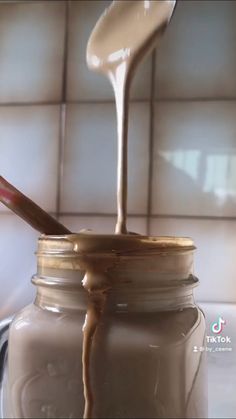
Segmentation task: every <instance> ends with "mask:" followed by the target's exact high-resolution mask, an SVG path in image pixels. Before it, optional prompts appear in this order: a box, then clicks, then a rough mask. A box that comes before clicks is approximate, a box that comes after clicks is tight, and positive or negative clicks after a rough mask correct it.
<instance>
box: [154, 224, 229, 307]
mask: <svg viewBox="0 0 236 419" xmlns="http://www.w3.org/2000/svg"><path fill="white" fill-rule="evenodd" d="M151 234H153V235H166V236H172V235H173V236H189V237H192V238H193V239H194V242H195V245H196V247H197V250H196V252H195V274H196V276H197V277H198V278H199V279H200V286H199V287H198V289H197V290H196V296H197V299H198V301H219V302H231V303H232V302H235V301H236V288H235V276H236V273H235V259H236V240H235V237H236V221H219V220H216V221H214V220H194V219H176V218H161V219H153V220H152V221H151Z"/></svg>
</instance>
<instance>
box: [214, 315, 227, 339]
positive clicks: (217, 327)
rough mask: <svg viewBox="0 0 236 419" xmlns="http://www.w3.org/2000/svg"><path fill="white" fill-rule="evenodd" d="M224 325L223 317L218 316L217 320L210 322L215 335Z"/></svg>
mask: <svg viewBox="0 0 236 419" xmlns="http://www.w3.org/2000/svg"><path fill="white" fill-rule="evenodd" d="M225 325H226V321H225V320H224V319H223V317H219V318H218V321H217V322H215V323H212V325H211V330H212V332H213V333H215V334H216V335H219V334H220V333H221V332H222V330H223V326H225Z"/></svg>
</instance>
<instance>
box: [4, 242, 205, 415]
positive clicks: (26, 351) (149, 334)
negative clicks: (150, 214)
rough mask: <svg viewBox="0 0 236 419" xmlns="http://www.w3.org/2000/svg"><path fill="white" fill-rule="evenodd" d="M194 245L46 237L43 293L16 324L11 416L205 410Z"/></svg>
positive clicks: (8, 384)
mask: <svg viewBox="0 0 236 419" xmlns="http://www.w3.org/2000/svg"><path fill="white" fill-rule="evenodd" d="M194 250H195V247H194V244H193V241H192V240H191V239H188V238H174V237H145V236H138V235H137V236H136V235H124V236H123V235H110V236H109V235H100V236H99V235H93V234H73V235H67V236H41V237H40V238H39V241H38V251H37V262H38V263H37V265H38V267H37V274H36V275H35V276H34V277H33V279H32V281H33V284H34V285H35V286H36V298H35V301H34V303H33V304H31V305H29V306H27V307H26V308H24V309H23V310H22V311H21V312H20V313H19V314H17V315H16V316H15V318H14V320H13V322H12V324H11V326H10V333H9V349H8V362H7V367H6V368H7V373H6V375H7V377H6V380H5V385H4V397H3V399H4V400H5V405H4V415H5V417H7V418H65V417H67V418H82V417H94V418H131V417H132V418H145V417H146V418H206V417H207V389H206V364H205V352H204V350H203V349H204V346H205V321H204V315H203V313H202V311H201V310H200V309H199V308H198V307H197V305H196V304H195V302H194V297H193V290H194V288H195V287H196V286H197V284H198V279H197V278H196V277H195V276H194V275H193V254H194ZM91 272H92V274H91ZM89 275H90V276H91V275H92V277H93V281H92V283H93V285H92V286H90V287H86V278H87V280H88V278H89ZM101 278H102V279H101ZM99 284H102V286H100V285H99ZM104 284H105V286H104ZM90 285H91V284H90ZM100 288H101V290H102V292H101V295H102V302H103V303H102V305H99V309H98V310H97V313H98V315H97V317H96V316H95V317H96V324H95V323H93V326H92V329H93V332H92V333H91V334H90V335H89V337H88V339H87V347H86V345H85V330H86V327H88V322H89V315H90V314H91V313H90V314H89V311H88V310H89V309H91V307H95V306H93V305H94V304H97V301H98V291H99V289H100ZM94 296H95V297H94ZM94 301H95V303H94ZM97 307H98V306H97ZM92 329H91V330H92ZM201 348H203V349H201ZM86 350H87V353H86V354H85V351H86ZM86 405H87V406H86Z"/></svg>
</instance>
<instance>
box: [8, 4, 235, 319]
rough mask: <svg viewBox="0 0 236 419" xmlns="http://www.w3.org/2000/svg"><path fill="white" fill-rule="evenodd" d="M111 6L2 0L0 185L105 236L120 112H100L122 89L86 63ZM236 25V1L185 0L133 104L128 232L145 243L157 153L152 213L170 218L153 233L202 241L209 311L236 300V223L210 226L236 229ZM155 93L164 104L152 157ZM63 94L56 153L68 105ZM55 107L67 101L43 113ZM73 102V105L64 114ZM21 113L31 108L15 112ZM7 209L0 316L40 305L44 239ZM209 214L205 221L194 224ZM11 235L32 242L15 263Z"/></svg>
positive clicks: (201, 292)
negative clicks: (33, 283) (35, 287)
mask: <svg viewBox="0 0 236 419" xmlns="http://www.w3.org/2000/svg"><path fill="white" fill-rule="evenodd" d="M109 3H110V2H109V1H103V0H102V1H100V0H98V1H70V2H67V1H66V0H65V1H40V0H39V1H37V2H36V1H35V2H31V1H30V2H27V1H24V2H21V1H17V2H1V1H0V175H3V176H5V177H6V178H7V179H8V180H9V181H10V182H12V183H13V184H15V185H16V187H18V188H20V189H21V190H22V191H23V192H24V193H25V194H27V195H29V196H30V197H31V198H32V199H33V200H35V201H36V202H37V203H38V204H39V205H41V206H42V207H44V208H45V209H46V210H48V211H52V212H55V211H57V212H58V213H59V214H63V216H62V217H61V219H62V221H63V222H64V223H65V224H66V225H67V226H68V227H70V228H71V229H73V230H76V231H77V230H79V229H81V228H91V229H93V230H97V231H98V232H105V233H109V232H113V230H114V226H115V212H116V202H115V190H116V171H115V164H116V153H117V151H116V129H115V126H116V121H115V109H114V105H113V104H112V103H97V102H99V101H100V102H106V101H110V102H111V101H113V93H112V89H111V87H110V86H109V82H108V81H106V80H105V78H103V77H102V76H99V75H96V74H94V73H92V72H90V71H88V69H87V66H86V56H85V50H86V42H87V39H88V37H89V34H90V30H91V29H92V27H93V25H94V23H95V21H96V20H97V18H98V17H99V16H100V14H101V13H102V11H103V10H104V8H105V7H106V6H107V5H108V4H109ZM66 10H68V12H69V13H68V22H67V23H68V39H67V40H68V44H67V49H66V50H65V49H64V47H65V45H64V41H65V28H66V27H67V25H65V23H66V16H67V14H66ZM235 16H236V2H234V1H204V2H203V1H191V2H190V1H189V2H187V1H179V2H178V6H177V9H176V13H175V15H174V17H173V20H172V22H171V24H170V26H169V28H168V30H167V31H166V34H165V36H164V39H163V42H162V43H160V46H159V47H158V49H157V54H156V73H155V80H154V84H153V83H152V84H151V59H150V58H149V59H148V60H147V61H146V62H145V63H143V64H142V65H141V67H140V70H139V71H138V74H137V76H136V79H135V81H134V85H133V88H132V95H131V96H132V99H135V101H136V102H137V103H133V104H132V106H131V113H130V136H129V137H130V145H129V161H130V173H129V204H128V207H129V213H130V214H131V216H130V217H129V221H128V228H129V230H131V231H137V232H140V233H143V234H146V233H147V231H146V224H147V221H148V217H149V215H150V214H149V213H148V208H147V202H148V183H149V181H150V179H149V163H150V159H149V157H151V158H152V159H153V162H152V163H153V182H152V185H151V186H152V190H151V201H152V208H151V212H152V214H169V215H170V216H171V217H172V218H168V219H163V218H162V219H159V220H157V219H152V220H151V232H152V233H153V234H178V235H183V234H184V235H191V236H193V238H194V239H195V240H196V242H197V245H198V251H197V253H196V273H197V274H198V275H199V276H200V279H201V286H200V287H199V289H198V291H197V296H198V299H201V300H205V301H206V300H211V301H214V300H215V301H225V302H227V301H228V302H229V301H236V295H235V291H234V288H235V287H234V285H233V284H234V273H235V274H236V270H235V268H234V265H233V262H234V255H235V248H234V233H235V231H234V230H235V223H236V221H223V220H220V219H219V220H214V219H211V218H212V217H214V216H217V217H222V216H223V217H225V218H226V219H227V217H235V219H236V213H235V208H236V205H235V204H236V180H235V179H236V157H235V155H236V154H235V153H236V151H235V149H236V140H235V138H236V124H235V114H236V101H234V100H232V99H234V98H236V78H235V70H236V56H235V48H234V44H235V42H236V29H235V24H234V22H235ZM65 59H66V61H65ZM63 66H64V67H65V68H66V75H67V77H66V84H63V77H62V73H63ZM155 85H156V86H155ZM155 87H156V89H155ZM151 90H152V92H153V91H154V90H155V92H156V98H157V99H158V103H157V104H156V108H155V112H154V125H155V126H154V128H155V129H154V138H153V145H154V149H153V152H151V155H150V150H149V145H150V144H151V142H150V133H151V132H152V130H151V126H150V122H151V118H152V116H151V115H150V112H149V110H150V108H151V106H150V105H151V103H150V91H151ZM62 92H65V97H63V98H62ZM65 98H66V100H67V103H66V105H65V108H66V121H65V122H66V129H65V136H64V148H62V149H60V148H59V145H60V140H61V135H63V126H62V125H63V124H62V121H61V115H62V113H60V105H61V102H62V100H63V101H64V99H65ZM161 98H163V99H164V101H160V99H161ZM176 98H177V99H181V100H176ZM202 98H204V99H205V100H204V101H203V100H200V99H202ZM209 98H211V99H212V100H211V101H209ZM222 98H224V99H227V98H229V99H231V101H227V100H219V99H222ZM166 99H168V100H166ZM186 99H187V101H186ZM52 101H53V102H56V103H57V102H58V105H54V106H52V105H51V106H49V105H45V106H39V103H38V102H45V103H48V104H49V102H52ZM71 101H72V102H77V103H74V104H71V103H70V104H68V102H71ZM138 101H140V102H138ZM141 101H142V103H141ZM32 102H33V103H34V106H30V105H32ZM79 102H80V103H79ZM81 102H90V103H83V104H82V103H81ZM17 103H18V105H20V104H22V103H24V104H25V105H24V106H12V104H16V105H17ZM37 103H38V105H37ZM6 104H8V106H5V105H6ZM3 105H4V106H3ZM60 151H62V152H60ZM59 157H60V160H58V158H59ZM59 167H60V168H61V169H62V170H61V171H60V174H61V177H59V170H58V169H59ZM58 184H59V185H60V186H61V190H60V203H59V206H58V202H57V197H58V195H57V192H58V191H57V185H58ZM3 211H6V209H5V208H3V207H0V249H1V253H0V284H5V277H7V278H8V284H9V286H7V287H6V290H4V293H1V294H0V308H1V307H2V306H3V307H5V305H6V304H7V305H6V308H4V310H2V311H0V317H1V316H3V315H5V314H8V313H9V312H10V311H14V310H15V309H16V308H18V307H20V306H21V305H22V304H23V303H24V302H26V299H30V298H31V296H32V294H30V292H31V291H29V290H30V289H31V288H29V289H28V288H27V287H28V285H27V286H26V284H25V282H24V281H25V278H26V277H27V281H28V277H29V275H28V274H29V273H30V270H31V266H33V259H30V258H31V257H33V256H32V255H33V249H35V247H36V246H35V245H36V236H37V233H34V232H33V231H32V230H31V229H29V228H28V227H27V226H26V225H25V224H24V223H23V222H22V221H20V220H17V219H16V218H15V217H13V216H10V213H9V212H7V213H5V212H3ZM101 214H102V215H104V214H108V215H109V216H107V217H106V216H101ZM132 214H135V215H136V216H135V217H132ZM176 215H180V216H187V218H183V219H176V218H174V216H176ZM199 215H200V216H204V217H205V216H208V217H209V219H206V220H197V219H192V220H191V219H189V218H188V217H192V216H197V217H199ZM11 220H12V221H11ZM13 220H14V221H13ZM23 226H24V227H23ZM8 233H9V237H10V238H11V242H12V243H13V249H16V248H17V246H18V243H19V242H20V241H19V236H20V237H21V239H22V240H21V241H22V243H23V246H22V250H20V251H19V252H18V253H17V252H16V250H14V252H15V253H14V255H15V256H14V257H15V261H14V263H13V264H12V263H11V260H10V263H9V259H8V257H7V255H8V254H9V253H10V250H9V249H10V244H9V243H10V241H9V242H7V243H8V245H7V246H8V247H6V246H5V240H6V236H7V234H8ZM14 246H15V247H14ZM26 250H27V253H26ZM31 252H32V253H31ZM29 254H30V255H31V256H30V255H29ZM2 261H3V262H2ZM30 261H32V265H29V264H31V262H30ZM1 264H2V265H1ZM1 266H2V267H4V270H2V273H3V274H1V269H3V268H1ZM8 266H9V268H8ZM15 272H16V273H18V277H19V280H18V277H17V278H16V274H15ZM19 284H25V285H20V286H19ZM27 284H28V282H27ZM29 287H30V286H29ZM7 293H8V294H7ZM9 296H11V297H9ZM26 296H27V298H26ZM25 298H26V299H25ZM6 302H7V303H6Z"/></svg>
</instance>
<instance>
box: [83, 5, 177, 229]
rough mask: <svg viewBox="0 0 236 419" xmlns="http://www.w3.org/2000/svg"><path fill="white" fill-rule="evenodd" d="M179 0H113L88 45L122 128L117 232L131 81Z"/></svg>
mask: <svg viewBox="0 0 236 419" xmlns="http://www.w3.org/2000/svg"><path fill="white" fill-rule="evenodd" d="M175 4H176V1H175V0H154V1H141V0H138V1H135V0H131V1H130V0H129V1H124V0H122V1H119V0H116V1H113V3H112V4H111V6H110V7H109V8H108V9H106V10H105V12H104V13H103V15H102V16H101V17H100V19H99V20H98V22H97V24H96V26H95V28H94V29H93V31H92V34H91V35H90V38H89V41H88V45H87V64H88V67H89V68H90V69H92V70H94V71H96V72H99V73H102V74H104V75H105V76H107V77H108V79H109V80H110V82H111V84H112V86H113V90H114V94H115V101H116V112H117V131H118V165H117V168H118V169H117V224H116V233H117V234H126V233H127V229H126V218H127V172H128V170H127V148H128V144H127V137H128V100H129V91H130V84H131V80H132V78H133V75H134V72H135V69H136V67H137V66H138V65H139V63H140V61H141V60H142V59H143V57H144V56H145V55H146V54H147V53H148V52H150V51H151V50H152V48H153V47H154V46H155V44H156V42H157V41H158V40H159V39H160V38H161V36H162V34H163V32H164V30H165V28H166V27H167V25H168V23H169V21H170V18H171V16H172V14H173V11H174V8H175Z"/></svg>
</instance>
